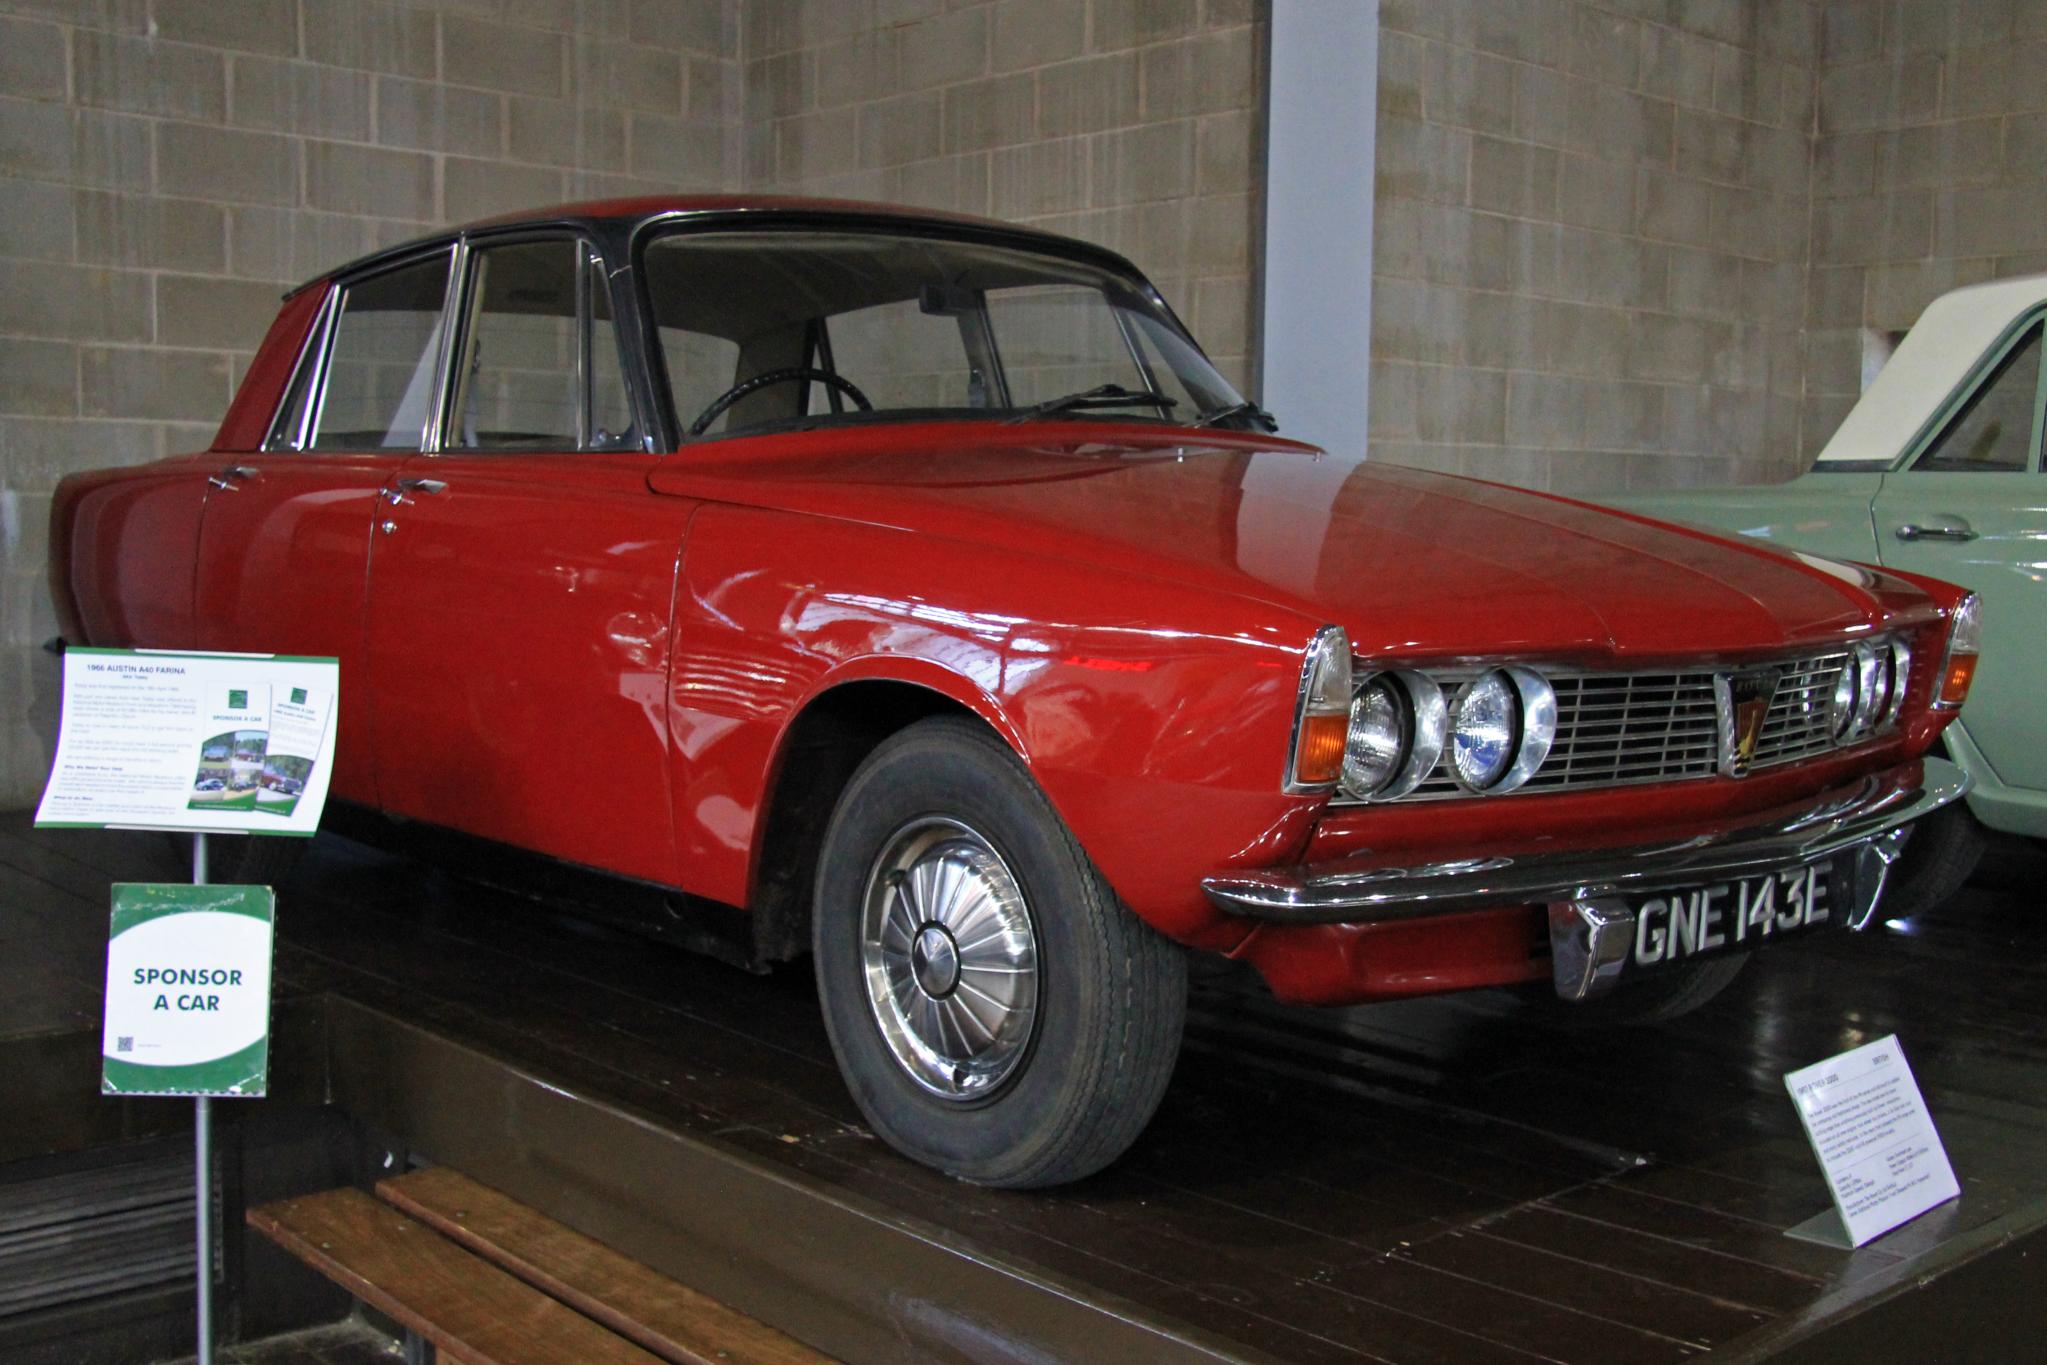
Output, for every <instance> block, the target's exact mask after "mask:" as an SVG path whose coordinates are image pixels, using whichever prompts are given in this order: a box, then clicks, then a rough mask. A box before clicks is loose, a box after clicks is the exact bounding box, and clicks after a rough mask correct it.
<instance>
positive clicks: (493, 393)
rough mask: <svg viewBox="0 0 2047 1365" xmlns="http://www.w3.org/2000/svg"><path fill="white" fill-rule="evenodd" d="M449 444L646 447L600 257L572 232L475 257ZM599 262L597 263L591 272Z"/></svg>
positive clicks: (496, 248)
mask: <svg viewBox="0 0 2047 1365" xmlns="http://www.w3.org/2000/svg"><path fill="white" fill-rule="evenodd" d="M472 260H473V262H474V264H473V266H472V274H471V276H470V286H469V317H468V323H467V325H466V326H465V327H464V328H463V334H462V338H463V339H462V354H461V361H460V364H459V365H458V367H457V370H456V375H455V402H454V406H453V409H452V411H451V414H450V418H449V424H448V430H447V434H446V436H445V437H444V439H443V442H442V444H443V445H444V446H445V447H446V448H448V449H451V450H457V449H459V450H619V449H632V448H635V447H636V446H637V444H638V439H637V435H636V433H635V432H634V431H633V419H632V403H631V400H630V398H629V397H628V395H627V392H626V387H625V377H624V370H623V366H622V364H621V362H620V357H619V349H618V337H617V333H616V329H615V328H614V327H613V325H612V322H611V308H610V299H609V296H608V294H607V291H606V290H605V288H604V284H605V280H604V271H603V266H602V263H601V261H600V260H599V259H598V258H597V257H596V255H595V253H594V252H592V251H591V249H590V247H589V246H588V245H587V244H586V243H584V242H581V241H579V240H576V239H573V238H554V239H549V240H546V241H530V242H514V243H511V244H508V245H505V246H490V247H484V248H481V249H479V250H477V251H475V252H473V253H472ZM593 267H594V268H593Z"/></svg>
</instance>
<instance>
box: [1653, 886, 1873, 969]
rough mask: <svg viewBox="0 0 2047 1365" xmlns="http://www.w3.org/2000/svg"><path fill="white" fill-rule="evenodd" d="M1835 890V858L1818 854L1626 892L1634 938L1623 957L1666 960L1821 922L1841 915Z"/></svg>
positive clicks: (1746, 946)
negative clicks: (1773, 868)
mask: <svg viewBox="0 0 2047 1365" xmlns="http://www.w3.org/2000/svg"><path fill="white" fill-rule="evenodd" d="M1833 890H1834V867H1833V864H1832V863H1831V862H1823V863H1811V864H1808V865H1807V866H1804V867H1789V868H1785V869H1783V870H1781V871H1778V872H1766V873H1762V874H1760V875H1758V876H1754V877H1743V878H1739V879H1737V880H1735V881H1726V882H1713V883H1710V884H1708V885H1706V886H1694V887H1687V888H1685V889H1683V890H1678V891H1659V892H1656V893H1655V894H1653V895H1645V896H1635V897H1630V903H1631V904H1632V905H1633V907H1634V910H1635V944H1634V948H1633V949H1632V951H1631V952H1630V953H1629V958H1628V960H1629V963H1630V965H1631V966H1633V967H1636V968H1649V967H1666V966H1672V965H1676V964H1680V963H1685V962H1690V961H1693V960H1694V959H1697V958H1703V957H1718V956H1720V955H1721V954H1723V953H1740V952H1747V951H1748V950H1750V949H1752V948H1760V947H1763V946H1764V945H1766V944H1768V943H1770V942H1771V941H1772V940H1774V939H1780V938H1787V937H1790V936H1792V935H1795V934H1803V933H1806V932H1808V931H1810V930H1813V929H1821V928H1826V927H1828V926H1830V925H1832V924H1834V923H1836V922H1837V920H1838V918H1839V917H1838V916H1837V915H1836V914H1835V912H1834V905H1833V894H1832V893H1833Z"/></svg>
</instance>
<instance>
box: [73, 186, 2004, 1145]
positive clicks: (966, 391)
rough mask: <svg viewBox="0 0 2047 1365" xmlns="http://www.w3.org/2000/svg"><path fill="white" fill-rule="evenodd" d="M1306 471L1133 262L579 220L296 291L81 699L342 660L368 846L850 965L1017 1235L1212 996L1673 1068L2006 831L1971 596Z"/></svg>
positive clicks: (703, 212)
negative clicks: (1808, 941) (1765, 967)
mask: <svg viewBox="0 0 2047 1365" xmlns="http://www.w3.org/2000/svg"><path fill="white" fill-rule="evenodd" d="M1360 419H1361V420H1362V414H1360ZM1271 430H1272V428H1271V424H1270V421H1269V419H1268V418H1267V417H1266V416H1265V414H1263V413H1262V412H1260V411H1259V410H1258V409H1257V408H1256V407H1255V406H1254V405H1252V404H1250V403H1248V402H1245V401H1244V400H1243V399H1242V398H1241V397H1240V396H1239V395H1238V394H1237V393H1236V392H1234V391H1233V390H1232V389H1231V387H1230V385H1229V384H1228V383H1227V382H1225V381H1224V379H1223V378H1222V377H1221V376H1220V375H1218V374H1217V372H1216V371H1215V369H1214V368H1213V367H1211V365H1210V364H1209V362H1208V361H1207V360H1206V358H1205V357H1204V356H1203V354H1202V352H1201V350H1200V348H1199V347H1198V346H1197V345H1196V344H1195V343H1194V341H1193V340H1192V338H1190V337H1189V336H1188V334H1187V333H1186V331H1185V330H1184V329H1183V328H1182V327H1181V325H1180V323H1179V322H1178V321H1177V320H1176V319H1175V317H1174V315H1173V313H1172V312H1171V311H1170V310H1169V309H1168V307H1167V306H1166V304H1165V302H1164V301H1163V300H1162V299H1161V298H1160V296H1159V295H1158V293H1157V292H1156V291H1155V290H1154V289H1153V288H1152V286H1151V285H1150V284H1149V283H1147V282H1146V280H1145V279H1144V277H1143V276H1142V275H1140V274H1139V273H1138V272H1137V271H1136V270H1135V269H1134V268H1133V267H1132V266H1131V265H1130V264H1129V263H1128V262H1127V261H1125V260H1123V259H1121V258H1120V257H1118V256H1116V255H1114V254H1112V253H1110V252H1108V251H1105V250H1102V249H1100V248H1098V247H1094V246H1089V245H1086V244H1084V243H1081V242H1077V241H1069V240H1065V239H1062V238H1058V237H1054V236H1049V235H1046V234H1044V233H1040V232H1034V231H1026V230H1022V229H1019V228H1015V227H1010V226H1005V225H1002V224H998V223H991V222H982V221H974V220H967V219H960V218H952V217H944V216H939V215H934V214H925V213H916V212H910V211H890V210H883V209H878V208H874V207H870V206H862V205H857V204H846V203H821V202H798V201H767V200H750V199H709V198H705V199H688V200H683V199H675V200H643V201H634V202H613V203H600V204H586V205H579V206H572V207H567V208H562V209H557V210H551V211H547V212H540V213H535V214H531V215H526V216H521V217H517V218H505V219H499V220H495V221H492V222H489V223H484V224H480V225H477V226H474V227H470V228H466V229H462V230H459V231H450V232H447V233H443V234H440V235H438V236H435V237H433V238H430V239H427V240H424V241H421V242H418V243H415V244H413V245H409V246H405V247H401V248H398V249H395V250H391V251H386V252H384V253H381V254H379V255H377V256H375V257H372V258H370V259H367V260H363V261H359V262H356V263H355V264H352V265H349V266H346V267H344V268H342V269H339V270H337V271H335V272H334V273H332V274H331V275H326V276H323V277H321V278H320V279H317V280H314V281H313V282H312V283H310V284H308V285H306V286H304V287H303V288H301V289H299V290H297V291H296V292H294V293H292V294H291V295H290V296H289V297H288V298H287V299H286V301H285V303H284V307H283V310H282V312H281V313H280V314H279V316H278V318H277V321H276V323H275V325H274V326H273V327H272V328H271V331H270V334H269V336H268V339H267V340H266V341H265V342H264V343H263V347H262V350H261V352H260V353H259V354H258V355H257V357H256V359H255V361H254V363H253V364H252V366H251V367H250V370H249V373H248V376H247V379H246V380H245V381H244V383H243V385H242V387H241V390H240V392H239V394H238V395H237V396H236V398H235V400H234V404H233V406H232V408H231V409H230V410H229V412H228V415H227V418H226V420H225V422H224V423H223V424H222V426H221V428H220V432H219V435H218V436H217V437H216V438H215V440H214V443H213V446H212V449H210V450H208V451H206V452H204V453H202V454H196V455H187V456H181V457H178V458H174V459H169V460H164V461H161V462H159V463H156V464H153V465H149V466H146V467H142V468H137V469H124V470H115V471H108V472H104V473H93V474H84V475H78V476H75V477H73V478H70V479H67V480H66V481H65V482H64V484H63V485H62V487H61V488H60V490H59V492H58V496H57V500H56V508H55V525H54V528H53V537H52V547H53V550H52V560H53V575H54V579H55V585H56V591H57V596H58V599H59V602H60V607H61V613H62V620H63V623H64V630H65V635H66V636H67V638H68V639H70V640H72V641H83V642H90V643H92V644H95V645H146V646H163V647H188V648H200V649H255V650H271V651H278V652H284V653H295V654H333V655H338V656H339V657H340V659H341V661H342V679H343V687H342V702H341V705H342V711H341V715H340V725H339V735H340V752H339V756H338V758H337V762H336V769H335V774H334V784H333V789H334V792H335V794H336V796H337V797H338V798H340V799H341V800H344V801H346V802H350V803H355V804H357V805H359V806H361V807H365V808H369V809H371V810H374V811H380V812H383V813H385V814H386V815H388V816H395V817H403V818H404V819H405V820H406V821H408V822H414V823H425V824H430V825H435V826H442V827H447V828H450V829H453V830H457V831H462V832H465V833H466V834H468V835H472V836H480V837H481V838H482V839H485V840H489V841H495V842H496V843H499V844H505V845H514V846H517V847H519V848H523V849H526V850H532V851H535V852H538V853H540V854H543V855H546V856H547V857H549V858H551V859H554V860H559V861H561V862H563V863H568V864H574V865H578V866H580V867H583V868H588V869H598V870H601V871H602V872H604V873H608V874H613V875H614V876H615V877H617V878H620V879H624V881H623V882H621V883H620V884H621V886H622V887H623V886H624V885H625V884H627V883H637V884H639V885H641V886H643V887H644V886H646V885H649V884H651V885H653V886H655V887H658V888H664V889H665V892H666V894H667V895H668V897H669V903H670V904H671V905H687V906H689V907H694V908H695V909H696V910H697V911H700V912H701V918H702V920H703V922H704V923H706V924H711V925H716V924H719V923H724V924H728V925H737V926H739V928H738V929H737V933H738V934H739V935H740V936H741V940H742V941H741V944H740V946H741V948H742V949H743V951H744V953H745V954H746V956H747V958H748V959H749V960H751V961H752V962H754V963H756V964H759V963H765V962H769V961H773V960H779V959H788V958H793V957H797V956H800V955H801V953H802V952H804V951H806V950H808V951H811V952H813V953H814V956H815V964H816V972H817V980H818V988H819V993H820V996H821V998H822V1005H823V1011H824V1015H825V1020H826V1023H827V1025H828V1027H829V1031H830V1034H831V1039H832V1042H833V1045H834V1047H835V1048H836V1049H837V1053H838V1057H839V1061H840V1063H841V1065H842V1068H843V1070H844V1072H845V1076H846V1080H847V1083H848V1085H849V1086H850V1087H851V1090H852V1093H853V1095H854V1097H855V1099H856V1100H857V1101H858V1103H859V1105H860V1108H861V1109H862V1111H863V1112H864V1113H865V1114H866V1115H867V1117H868V1118H869V1120H870V1121H871V1122H872V1124H873V1126H874V1128H875V1130H876V1131H877V1132H879V1133H880V1134H881V1135H882V1136H883V1137H885V1138H886V1139H887V1140H888V1141H890V1142H892V1143H894V1144H895V1145H896V1146H897V1147H898V1148H900V1149H901V1150H903V1151H904V1152H907V1153H909V1154H910V1155H912V1156H914V1157H916V1158H918V1159H919V1160H922V1161H925V1162H928V1163H931V1164H933V1165H935V1166H938V1167H941V1168H943V1169H944V1170H947V1171H950V1172H954V1173H956V1174H958V1175H960V1176H963V1177H965V1178H967V1179H970V1180H975V1181H982V1182H986V1183H989V1184H999V1185H1019V1186H1022V1185H1042V1184H1050V1183H1053V1182H1057V1181H1064V1180H1070V1179H1074V1178H1076V1177H1079V1176H1081V1175H1084V1174H1086V1173H1088V1172H1090V1171H1093V1170H1096V1169H1098V1168H1099V1167H1101V1166H1103V1165H1105V1164H1106V1163H1108V1162H1109V1161H1111V1160H1113V1159H1114V1158H1115V1157H1116V1156H1117V1154H1118V1153H1120V1152H1121V1151H1122V1150H1123V1149H1124V1148H1125V1147H1126V1146H1127V1145H1128V1144H1129V1143H1130V1142H1131V1141H1132V1140H1133V1138H1134V1137H1135V1136H1136V1135H1137V1133H1138V1132H1139V1131H1140V1130H1141V1129H1142V1128H1143V1126H1144V1124H1145V1123H1146V1121H1147V1120H1148V1119H1149V1117H1150V1115H1151V1113H1152V1111H1153V1109H1154V1107H1155V1105H1156V1102H1157V1100H1158V1098H1159V1096H1160V1093H1161V1091H1162V1090H1163V1088H1164V1086H1165V1084H1166V1080H1167V1077H1168V1075H1169V1073H1170V1072H1171V1070H1172V1066H1173V1061H1174V1057H1175V1055H1176V1051H1177V1048H1178V1043H1179V1037H1180V1030H1181V1020H1182V1013H1183V1002H1184V996H1185V969H1184V965H1183V964H1184V956H1183V955H1184V952H1185V950H1187V949H1197V950H1201V951H1204V952H1210V953H1218V954H1227V955H1230V956H1232V957H1235V958H1237V959H1240V960H1242V961H1244V962H1248V963H1249V964H1250V965H1251V966H1252V967H1254V968H1256V969H1257V971H1258V972H1260V973H1261V974H1262V975H1263V977H1264V979H1265V980H1266V981H1267V982H1268V983H1269V985H1270V986H1271V989H1272V990H1273V991H1274V992H1275V993H1276V994H1277V995H1278V996H1280V997H1282V998H1284V999H1288V1000H1296V1001H1319V1002H1329V1003H1339V1002H1358V1001H1370V1000H1383V999H1388V998H1392V997H1398V996H1409V995H1416V994H1421V993H1427V992H1439V991H1455V990H1464V989H1468V988H1473V987H1482V986H1512V987H1520V988H1522V989H1523V991H1524V993H1527V994H1529V995H1531V996H1533V995H1535V994H1536V993H1537V991H1536V990H1535V989H1531V986H1530V983H1542V984H1541V986H1540V988H1539V993H1540V995H1541V996H1542V997H1544V998H1545V999H1546V1000H1547V1002H1548V1005H1549V1006H1551V1007H1559V1008H1561V1007H1560V1006H1558V1001H1559V1000H1561V1001H1565V1002H1572V1004H1571V1005H1570V1006H1569V1008H1572V1009H1575V1010H1578V1011H1581V1012H1583V1013H1585V1014H1587V1015H1590V1016H1594V1017H1597V1016H1600V1015H1613V1016H1616V1017H1619V1016H1629V1015H1632V1016H1636V1017H1641V1016H1658V1015H1667V1014H1670V1013H1674V1012H1677V1011H1679V1010H1682V1009H1685V1008H1688V1007H1690V1006H1692V1005H1695V1004H1697V1003H1699V1002H1700V1001H1702V1000H1703V999H1705V998H1706V997H1707V996H1709V995H1710V994H1712V993H1713V992H1714V991H1715V990H1717V989H1718V988H1719V987H1720V986H1722V985H1723V984H1725V982H1726V981H1727V980H1728V979H1729V977H1730V976H1731V975H1732V974H1733V972H1734V971H1735V970H1736V969H1737V968H1738V967H1739V966H1740V964H1741V963H1742V961H1743V960H1744V958H1745V956H1746V955H1747V953H1748V952H1749V951H1750V950H1753V949H1755V948H1759V947H1762V946H1764V945H1765V944H1768V943H1770V942H1771V941H1772V940H1774V939H1776V938H1781V937H1784V936H1787V935H1790V934H1794V933H1798V932H1803V931H1806V930H1809V929H1811V928H1813V927H1815V926H1821V925H1836V924H1841V923H1844V922H1845V923H1849V924H1856V925H1859V924H1860V923H1862V922H1864V921H1866V920H1867V919H1868V918H1869V916H1870V914H1871V912H1872V909H1873V907H1874V904H1875V900H1876V897H1877V895H1878V892H1879V889H1880V887H1881V883H1882V880H1883V871H1884V867H1885V866H1886V864H1887V861H1888V859H1889V858H1890V857H1891V856H1893V855H1894V853H1895V850H1896V847H1897V844H1898V842H1899V840H1900V839H1901V838H1902V837H1903V831H1904V829H1905V826H1906V824H1907V822H1909V821H1910V820H1911V819H1913V818H1914V817H1915V816H1918V815H1920V814H1923V813H1925V812H1926V811H1929V810H1931V809H1934V808H1935V807H1937V806H1939V805H1941V804H1942V803H1944V802H1947V801H1951V800H1953V799H1954V798H1955V797H1957V796H1958V795H1960V794H1961V790H1962V787H1963V785H1964V783H1963V779H1962V778H1961V777H1960V776H1959V774H1958V773H1957V771H1956V770H1955V769H1954V768H1953V767H1951V766H1950V765H1947V764H1945V763H1942V762H1940V761H1939V760H1937V759H1929V758H1926V757H1924V755H1925V753H1926V750H1927V748H1928V746H1929V745H1930V744H1931V743H1932V741H1933V739H1934V738H1935V736H1936V735H1937V734H1938V733H1939V731H1940V730H1941V728H1942V726H1943V725H1944V724H1945V723H1946V722H1947V719H1948V717H1949V715H1950V714H1951V713H1952V711H1953V709H1954V708H1955V707H1956V706H1958V705H1959V704H1960V702H1961V700H1962V697H1963V695H1964V693H1965V692H1966V689H1967V686H1968V680H1969V675H1970V670H1971V667H1972V665H1973V663H1974V650H1975V643H1974V642H1975V638H1976V637H1975V630H1974V620H1973V617H1974V611H1973V605H1972V602H1971V599H1969V598H1968V597H1967V596H1966V595H1965V594H1964V593H1963V592H1962V591H1961V590H1959V589H1956V588H1953V587H1950V586H1947V585H1945V584H1941V583H1938V582H1934V581H1930V580H1924V581H1922V580H1916V579H1910V578H1908V577H1906V576H1902V575H1898V574H1891V573H1884V572H1881V571H1879V570H1875V569H1864V568H1856V567H1848V566H1844V565H1840V564H1835V563H1831V562H1828V561H1822V560H1814V559H1809V558H1808V559H1801V557H1796V556H1791V555H1785V554H1780V553H1776V552H1773V551H1769V550H1765V549H1761V548H1758V547H1756V546H1754V545H1751V544H1745V543H1741V542H1737V541H1731V540H1726V539H1721V538H1718V537H1715V536H1712V535H1710V534H1707V533H1704V532H1699V531H1692V530H1681V529H1676V528H1673V527H1669V526H1665V525H1661V524H1658V523H1655V522H1651V521H1647V520H1643V519H1640V518H1636V517H1632V516H1627V515H1623V514H1618V513H1612V512H1607V511H1603V510H1600V509H1597V508H1594V507H1590V506H1587V505H1584V504H1581V503H1577V502H1573V501H1570V500H1568V499H1565V498H1560V497H1551V496H1545V495H1542V494H1537V493H1529V492H1521V491H1516V490H1513V489H1509V488H1504V487H1499V486H1496V485H1492V484H1487V483H1482V482H1478V481H1474V480H1470V479H1457V478H1447V477H1440V476H1436V475H1429V474H1422V473H1417V472H1413V471H1409V470H1404V469H1398V468H1386V467H1378V466H1373V465H1361V466H1359V467H1357V468H1356V469H1355V470H1353V471H1351V472H1349V473H1348V474H1347V475H1343V476H1341V477H1338V478H1334V479H1332V478H1330V477H1327V473H1328V471H1326V470H1322V469H1317V468H1316V466H1317V464H1318V462H1321V461H1325V460H1327V459H1328V458H1329V457H1328V456H1326V455H1324V454H1322V453H1321V452H1319V451H1317V450H1316V449H1314V448H1313V447H1310V446H1304V445H1300V444H1298V443H1295V442H1290V441H1286V440H1282V439H1279V438H1277V437H1276V436H1274V435H1272V434H1271ZM1303 476H1313V477H1303ZM1332 489H1333V491H1331V490H1332ZM736 911H743V912H744V913H743V914H741V913H735V912H736ZM1538 1007H1541V1006H1538Z"/></svg>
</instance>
